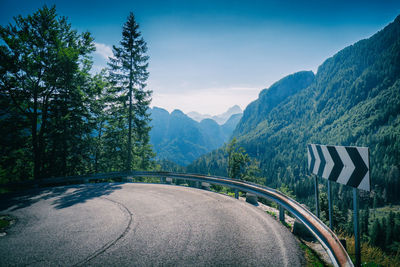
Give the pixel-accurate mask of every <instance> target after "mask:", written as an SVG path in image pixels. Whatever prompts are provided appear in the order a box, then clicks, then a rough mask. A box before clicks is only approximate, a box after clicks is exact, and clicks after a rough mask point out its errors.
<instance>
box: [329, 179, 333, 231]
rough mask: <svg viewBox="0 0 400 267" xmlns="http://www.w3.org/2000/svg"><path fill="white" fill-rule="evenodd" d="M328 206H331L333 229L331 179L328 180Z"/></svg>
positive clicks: (330, 213) (330, 219)
mask: <svg viewBox="0 0 400 267" xmlns="http://www.w3.org/2000/svg"><path fill="white" fill-rule="evenodd" d="M328 206H329V228H331V229H333V224H332V191H331V181H329V180H328Z"/></svg>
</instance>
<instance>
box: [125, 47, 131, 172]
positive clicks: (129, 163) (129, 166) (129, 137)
mask: <svg viewBox="0 0 400 267" xmlns="http://www.w3.org/2000/svg"><path fill="white" fill-rule="evenodd" d="M132 64H133V62H132V55H131V66H130V67H131V69H130V73H129V116H128V120H129V122H128V124H129V128H128V162H127V166H126V167H127V170H128V171H130V170H131V164H132V87H133V85H132V83H133V81H132V80H133V78H132V75H133V70H132Z"/></svg>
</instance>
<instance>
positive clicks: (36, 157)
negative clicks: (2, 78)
mask: <svg viewBox="0 0 400 267" xmlns="http://www.w3.org/2000/svg"><path fill="white" fill-rule="evenodd" d="M37 101H38V95H37V90H35V91H34V95H33V115H32V119H31V127H32V149H33V179H35V180H36V179H39V177H40V165H41V164H40V151H39V147H38V135H37V122H38V114H37V109H38V103H37Z"/></svg>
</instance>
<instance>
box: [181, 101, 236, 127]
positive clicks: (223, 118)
mask: <svg viewBox="0 0 400 267" xmlns="http://www.w3.org/2000/svg"><path fill="white" fill-rule="evenodd" d="M242 113H243V110H242V109H241V108H240V107H239V106H238V105H234V106H232V107H230V108H229V109H228V110H227V111H225V112H224V113H221V114H219V115H214V116H212V115H209V114H201V113H199V112H196V111H191V112H189V113H187V115H188V116H189V117H190V118H192V119H193V120H195V121H197V122H201V121H202V120H204V119H212V120H214V121H215V122H217V123H218V124H219V125H223V124H225V123H226V122H227V121H228V120H229V118H230V117H231V116H232V115H235V114H242Z"/></svg>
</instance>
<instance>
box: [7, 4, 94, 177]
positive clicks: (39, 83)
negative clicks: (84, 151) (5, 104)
mask: <svg viewBox="0 0 400 267" xmlns="http://www.w3.org/2000/svg"><path fill="white" fill-rule="evenodd" d="M0 37H1V39H2V43H3V44H4V45H1V46H0V59H1V60H0V65H1V66H0V69H1V70H6V72H5V73H3V71H0V74H1V75H2V76H1V82H0V87H1V92H2V94H4V95H3V96H5V97H6V98H7V99H8V100H9V103H11V105H12V106H13V112H14V111H15V112H18V114H19V116H20V117H21V118H22V121H27V122H28V123H29V129H30V135H31V138H30V140H31V141H30V142H31V144H30V150H31V154H32V157H33V177H34V178H35V179H38V178H40V177H43V176H45V175H52V174H53V173H49V170H50V169H51V168H50V169H49V168H48V164H49V160H50V159H52V157H51V153H49V149H50V150H52V149H53V152H57V151H55V150H54V149H55V148H56V147H57V142H54V139H53V137H54V135H53V134H52V133H51V132H50V125H51V124H52V123H53V124H54V122H55V119H56V117H55V114H56V113H57V112H58V111H60V113H59V115H60V117H59V118H61V120H60V121H59V122H61V123H63V122H64V120H65V119H68V120H70V119H71V118H72V117H71V116H75V117H74V119H73V120H74V122H77V124H74V125H73V126H72V125H71V124H69V125H68V124H66V125H63V127H64V128H63V129H61V131H62V132H63V133H67V132H68V133H69V134H68V136H65V135H63V134H60V135H59V137H60V142H59V143H62V147H63V149H64V151H63V152H67V151H66V150H67V148H68V149H70V151H75V152H77V151H80V150H79V149H80V147H68V144H67V143H66V142H68V141H69V140H68V137H71V136H77V133H76V132H73V131H79V134H81V133H82V132H81V131H82V130H83V129H84V128H85V126H84V120H85V119H84V118H83V116H84V113H85V107H84V104H83V101H84V99H83V96H84V92H82V91H81V89H82V88H83V87H81V86H82V83H81V82H82V79H81V78H82V77H83V76H85V75H84V74H85V73H87V72H88V68H89V69H90V62H89V61H88V55H89V54H90V53H91V52H92V51H93V50H94V46H93V43H92V41H93V39H92V37H91V36H90V34H89V33H88V32H85V33H83V34H77V32H76V31H75V30H72V29H71V26H70V24H68V22H67V20H66V18H65V17H58V15H57V13H56V9H55V7H52V8H48V7H46V6H44V7H43V8H42V9H39V10H38V11H37V12H35V13H34V14H33V15H28V16H27V17H25V18H24V17H22V16H18V17H16V18H15V25H12V24H10V25H8V26H6V27H0ZM81 64H82V65H83V66H85V67H83V68H81ZM86 66H88V67H86ZM81 74H82V75H81ZM60 103H62V110H60V109H59V107H58V106H57V105H58V104H60ZM77 111H79V112H77ZM26 130H27V129H25V133H26ZM68 130H70V131H68ZM52 132H53V133H55V131H54V129H52ZM49 138H50V139H49ZM49 140H50V141H52V142H53V145H52V144H51V143H49ZM74 141H77V140H74ZM77 142H78V143H79V141H77ZM77 142H74V144H77ZM51 145H52V147H51V148H49V146H51ZM50 152H51V151H50ZM60 154H61V155H60ZM60 154H58V155H57V159H60V158H59V157H58V156H62V157H63V159H62V160H61V162H62V163H63V164H64V166H65V167H66V165H67V164H66V162H67V159H68V160H69V159H71V158H73V161H75V162H74V163H71V164H70V166H74V167H73V168H75V166H77V165H76V160H78V159H79V158H80V157H81V156H79V155H78V154H76V153H75V154H74V155H73V156H72V155H69V156H68V155H67V153H64V154H63V153H62V152H61V153H60ZM79 160H80V159H79ZM53 169H54V170H56V169H59V168H53Z"/></svg>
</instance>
